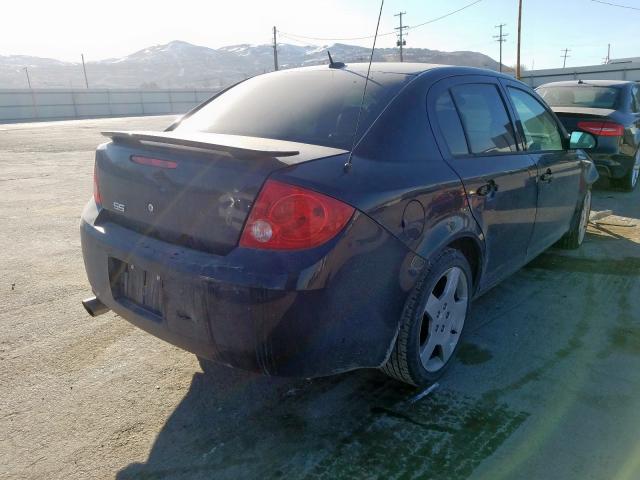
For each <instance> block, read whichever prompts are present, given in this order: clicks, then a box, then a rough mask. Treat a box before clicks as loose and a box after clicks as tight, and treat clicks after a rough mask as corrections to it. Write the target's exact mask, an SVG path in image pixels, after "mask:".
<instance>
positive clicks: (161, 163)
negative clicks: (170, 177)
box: [131, 155, 178, 169]
mask: <svg viewBox="0 0 640 480" xmlns="http://www.w3.org/2000/svg"><path fill="white" fill-rule="evenodd" d="M131 161H132V162H133V163H137V164H138V165H147V166H149V167H158V168H172V169H173V168H176V167H177V166H178V164H177V163H176V162H172V161H170V160H161V159H159V158H152V157H145V156H143V155H131Z"/></svg>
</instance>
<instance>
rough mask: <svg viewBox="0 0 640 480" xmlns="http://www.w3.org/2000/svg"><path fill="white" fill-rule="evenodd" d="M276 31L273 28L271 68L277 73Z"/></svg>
mask: <svg viewBox="0 0 640 480" xmlns="http://www.w3.org/2000/svg"><path fill="white" fill-rule="evenodd" d="M277 31H278V30H277V29H276V27H273V67H274V68H275V70H276V72H277V71H278V39H277V38H276V32H277Z"/></svg>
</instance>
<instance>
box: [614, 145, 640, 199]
mask: <svg viewBox="0 0 640 480" xmlns="http://www.w3.org/2000/svg"><path fill="white" fill-rule="evenodd" d="M638 177H640V149H638V151H637V152H636V156H635V160H634V162H633V167H631V170H629V172H628V173H627V174H626V175H625V176H624V177H622V178H621V179H620V180H618V184H619V185H620V187H621V188H623V189H624V190H626V191H627V192H632V191H633V190H635V188H636V185H638Z"/></svg>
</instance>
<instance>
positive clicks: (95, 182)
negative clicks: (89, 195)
mask: <svg viewBox="0 0 640 480" xmlns="http://www.w3.org/2000/svg"><path fill="white" fill-rule="evenodd" d="M93 200H94V201H95V202H96V205H98V206H100V205H102V195H100V187H99V186H98V164H97V163H94V164H93Z"/></svg>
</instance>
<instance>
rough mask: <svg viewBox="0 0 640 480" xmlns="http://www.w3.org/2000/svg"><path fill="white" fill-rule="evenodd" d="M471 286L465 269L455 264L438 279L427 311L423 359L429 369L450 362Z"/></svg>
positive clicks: (440, 366) (423, 336)
mask: <svg viewBox="0 0 640 480" xmlns="http://www.w3.org/2000/svg"><path fill="white" fill-rule="evenodd" d="M468 305H469V285H468V281H467V277H466V275H465V273H464V271H463V270H462V269H461V268H459V267H451V268H450V269H449V270H447V271H446V272H445V273H444V274H443V275H442V277H440V279H439V280H438V281H437V282H436V284H435V286H434V288H433V290H432V291H431V294H430V295H429V298H428V299H427V305H426V307H425V311H424V314H423V320H422V326H421V330H420V360H421V362H422V366H423V367H424V368H425V370H427V371H428V372H431V373H434V372H437V371H438V370H440V369H441V368H442V367H444V366H445V365H446V363H447V362H448V360H449V359H450V358H451V355H453V352H454V350H455V348H456V346H457V344H458V341H459V340H460V334H461V333H462V327H463V326H464V321H465V319H466V317H467V310H468Z"/></svg>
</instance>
